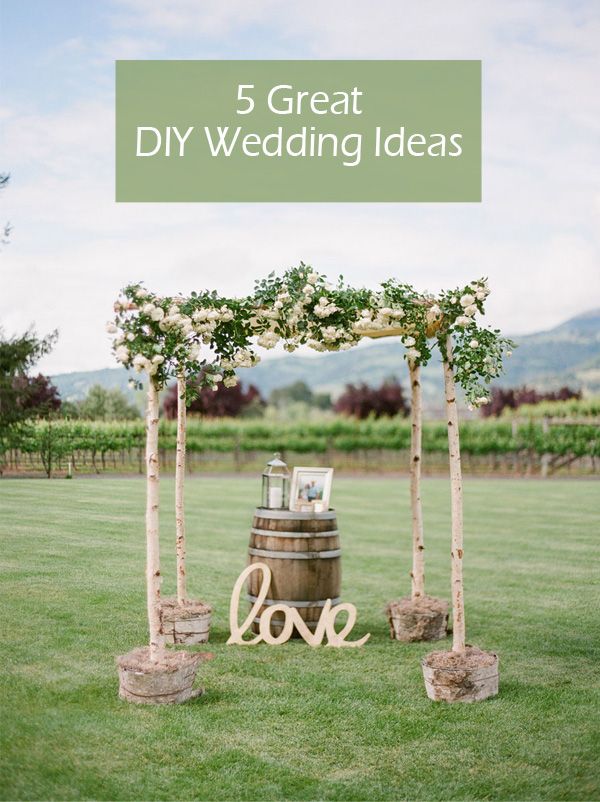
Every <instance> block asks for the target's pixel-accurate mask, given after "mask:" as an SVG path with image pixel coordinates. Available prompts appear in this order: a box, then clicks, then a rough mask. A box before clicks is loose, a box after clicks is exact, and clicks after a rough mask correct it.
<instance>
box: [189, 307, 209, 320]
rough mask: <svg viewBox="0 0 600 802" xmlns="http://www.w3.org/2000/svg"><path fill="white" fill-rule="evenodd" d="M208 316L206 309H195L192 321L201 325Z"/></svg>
mask: <svg viewBox="0 0 600 802" xmlns="http://www.w3.org/2000/svg"><path fill="white" fill-rule="evenodd" d="M207 315H208V309H196V311H195V312H194V314H193V315H192V319H193V320H195V321H196V323H201V322H202V321H203V320H206V318H207Z"/></svg>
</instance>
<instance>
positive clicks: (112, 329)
mask: <svg viewBox="0 0 600 802" xmlns="http://www.w3.org/2000/svg"><path fill="white" fill-rule="evenodd" d="M106 331H107V332H108V333H109V334H116V333H117V332H118V331H119V329H118V328H117V326H116V324H115V323H113V322H112V321H109V322H108V323H107V324H106Z"/></svg>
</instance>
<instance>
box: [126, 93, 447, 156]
mask: <svg viewBox="0 0 600 802" xmlns="http://www.w3.org/2000/svg"><path fill="white" fill-rule="evenodd" d="M255 89H256V87H255V85H254V84H239V85H238V87H237V98H236V101H237V102H236V107H235V114H236V115H240V116H245V115H252V113H253V111H254V109H255V107H256V103H257V102H260V101H262V102H263V103H264V104H265V108H266V109H267V110H268V111H269V112H270V113H271V114H273V115H275V117H276V118H281V117H287V118H296V119H298V118H301V117H302V115H306V114H311V115H316V116H322V117H324V118H326V117H331V116H333V117H340V116H342V117H352V116H359V115H362V113H363V109H362V107H363V104H364V103H366V102H368V98H366V97H365V93H364V92H363V91H362V90H361V89H359V88H358V87H357V86H354V87H352V89H350V90H349V91H345V90H337V91H333V92H326V91H315V92H309V91H306V90H297V89H295V88H294V87H293V86H292V85H290V84H277V85H275V86H273V87H271V89H269V91H268V92H267V93H266V96H265V95H263V96H262V98H260V99H256V98H255ZM369 139H370V141H368V140H369ZM462 139H463V134H462V133H461V132H458V131H457V132H452V133H449V134H447V133H440V132H435V131H427V132H425V131H412V130H409V129H407V127H406V126H405V125H400V126H399V127H398V128H397V129H396V130H392V131H390V130H389V129H385V128H384V127H383V126H381V125H376V126H375V127H374V130H373V131H372V135H371V137H368V133H363V132H359V131H349V132H344V133H338V132H332V131H327V130H322V129H321V127H318V126H317V125H301V126H294V125H293V124H292V125H289V126H288V125H278V126H276V127H275V128H274V130H272V131H269V132H268V133H262V132H261V133H258V132H256V131H252V130H248V127H246V126H243V125H225V124H223V125H218V124H217V125H212V126H211V125H184V126H180V125H166V126H164V127H162V128H159V127H157V126H153V125H139V126H137V130H136V152H135V155H136V158H152V157H154V156H157V155H161V156H164V157H167V158H173V157H174V158H183V157H185V153H186V148H187V147H190V148H192V147H198V146H200V147H204V148H206V149H207V152H208V153H209V154H210V156H211V157H212V158H215V159H219V158H224V159H227V158H230V157H231V156H232V155H233V154H234V153H238V154H243V155H244V156H245V157H247V158H251V159H257V158H260V157H266V158H271V159H272V158H281V157H282V156H290V157H293V158H310V159H313V158H323V157H325V156H327V157H333V158H338V159H339V160H340V162H341V164H342V165H343V166H344V167H357V166H358V165H359V164H360V163H361V159H362V154H363V148H365V147H369V148H370V150H371V153H372V154H373V155H374V156H375V158H382V157H389V158H398V157H400V158H403V157H413V158H427V157H429V158H442V159H443V158H446V157H449V158H458V157H460V156H461V154H462V152H463V150H462V144H461V141H462Z"/></svg>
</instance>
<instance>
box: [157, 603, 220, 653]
mask: <svg viewBox="0 0 600 802" xmlns="http://www.w3.org/2000/svg"><path fill="white" fill-rule="evenodd" d="M211 617H212V607H211V606H210V604H206V602H203V601H197V600H194V599H188V600H186V601H185V602H183V604H179V603H178V601H177V599H169V598H167V599H164V598H163V599H161V601H160V631H161V634H162V635H163V636H164V640H165V643H168V644H177V643H180V644H185V645H186V646H193V645H194V644H197V643H207V642H208V638H209V635H210V621H211Z"/></svg>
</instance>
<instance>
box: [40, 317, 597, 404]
mask: <svg viewBox="0 0 600 802" xmlns="http://www.w3.org/2000/svg"><path fill="white" fill-rule="evenodd" d="M513 339H514V340H515V342H516V343H517V346H518V347H517V348H516V349H515V351H514V352H513V355H512V357H511V358H510V359H508V360H506V372H505V373H504V374H503V375H502V376H501V377H500V378H499V379H498V380H497V382H496V384H498V385H502V386H507V387H516V386H521V385H524V384H526V385H527V386H529V387H534V388H536V389H538V390H551V389H558V388H559V387H561V386H563V385H568V386H570V387H572V388H577V389H581V390H583V391H584V392H585V393H587V394H596V393H600V309H595V310H592V311H590V312H586V313H584V314H582V315H578V316H577V317H574V318H571V319H570V320H567V321H565V322H564V323H561V324H560V325H559V326H556V327H555V328H552V329H549V330H548V331H541V332H537V333H535V334H527V335H523V336H517V337H513ZM403 354H404V346H402V345H401V344H400V342H398V341H397V340H395V339H394V340H389V341H385V340H384V341H377V342H372V343H365V344H364V346H358V347H357V348H353V349H352V350H350V351H341V352H339V353H328V354H319V355H315V356H298V355H296V354H289V355H285V356H281V357H274V358H272V359H266V360H263V361H262V362H261V363H260V364H258V365H257V366H256V367H255V368H252V369H246V370H241V371H240V378H241V379H242V381H243V382H244V383H252V384H254V385H255V386H256V387H258V389H259V390H260V392H261V394H262V395H263V396H264V397H265V398H266V397H268V395H269V393H270V392H271V391H272V390H274V389H275V388H278V387H284V386H286V385H288V384H291V383H293V382H296V381H304V382H306V383H307V384H308V385H309V386H310V387H311V389H312V390H313V391H316V392H328V393H331V394H332V395H333V396H334V397H335V396H336V395H338V394H339V393H340V392H341V391H342V389H343V388H344V385H346V384H347V383H349V382H353V383H357V382H366V383H367V384H371V385H376V384H380V383H381V382H382V381H383V380H384V379H386V378H389V377H392V376H395V377H397V378H399V379H400V381H402V382H403V384H405V385H407V383H408V381H407V368H406V364H405V361H404V358H403ZM128 379H129V375H128V373H127V371H125V370H123V369H122V368H105V369H104V370H91V371H82V372H77V373H62V374H58V375H56V376H53V377H52V380H53V382H54V384H55V385H56V386H57V387H58V389H59V392H60V395H61V397H62V398H63V399H67V400H77V399H80V398H84V397H85V395H86V394H87V392H88V390H89V389H90V387H92V386H93V385H94V384H101V385H102V386H103V387H105V388H107V389H112V388H118V389H120V390H123V391H124V392H126V393H127V394H131V395H133V394H134V391H132V390H131V389H130V388H129V386H128V384H127V382H128ZM422 384H423V395H424V399H425V402H426V404H427V405H428V406H429V407H430V408H431V407H432V406H435V407H439V406H440V393H441V388H442V380H441V368H440V365H439V358H438V357H436V355H435V352H434V357H433V359H432V360H431V362H430V364H429V365H427V367H426V368H424V369H423V374H422Z"/></svg>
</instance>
